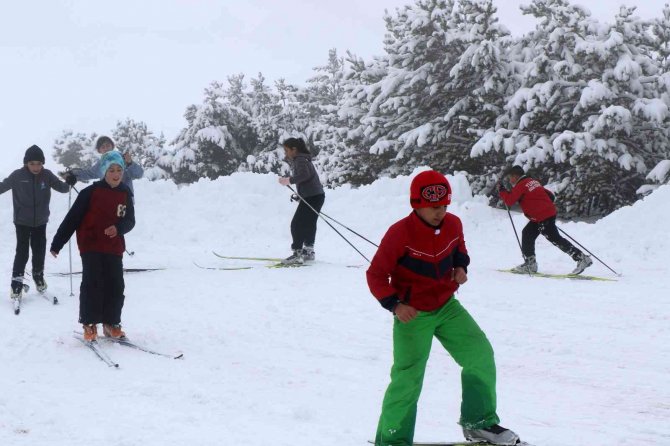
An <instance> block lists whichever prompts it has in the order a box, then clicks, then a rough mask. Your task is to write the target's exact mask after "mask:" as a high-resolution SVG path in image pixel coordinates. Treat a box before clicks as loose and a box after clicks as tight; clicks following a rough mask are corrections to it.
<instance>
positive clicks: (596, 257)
mask: <svg viewBox="0 0 670 446" xmlns="http://www.w3.org/2000/svg"><path fill="white" fill-rule="evenodd" d="M557 227H558V226H557ZM558 230H559V231H561V232H562V233H563V235H565V236H566V237H567V238H569V239H570V240H572V241H573V242H575V243H577V245H579V247H580V248H582V249H583V250H584V251H586V252H588V253H589V254H591V255H592V256H593V257H594V258H595V259H596V260H597V261H599V262H600V263H602V264H603V265H605V267H606V268H607V269H609V270H610V271H612V272H613V273H614V274H616V275H617V276H619V277H621V274H620V273H618V272H616V271H614V270H613V269H612V268H610V267H609V265H608V264H607V263H605V262H603V261H602V260H600V259H599V258H598V256H597V255H595V254H594V253H592V252H591V251H589V250H588V249H587V248H586V247H585V246H584V245H582V244H581V243H579V242H578V241H577V240H575V239H574V238H572V237H571V236H570V234H568V233H567V232H565V231H564V230H562V229H561V228H558Z"/></svg>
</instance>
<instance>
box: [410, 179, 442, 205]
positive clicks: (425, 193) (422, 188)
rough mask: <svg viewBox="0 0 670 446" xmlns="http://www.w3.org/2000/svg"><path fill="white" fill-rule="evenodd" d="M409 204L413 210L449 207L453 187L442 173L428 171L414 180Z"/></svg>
mask: <svg viewBox="0 0 670 446" xmlns="http://www.w3.org/2000/svg"><path fill="white" fill-rule="evenodd" d="M409 202H410V204H411V205H412V208H413V209H417V208H428V207H435V206H447V205H449V204H450V203H451V186H450V185H449V181H447V177H445V176H444V175H442V174H441V173H440V172H436V171H434V170H427V171H425V172H421V173H420V174H418V175H417V176H415V177H414V179H413V180H412V185H411V186H410V189H409Z"/></svg>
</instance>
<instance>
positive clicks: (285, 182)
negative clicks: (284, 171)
mask: <svg viewBox="0 0 670 446" xmlns="http://www.w3.org/2000/svg"><path fill="white" fill-rule="evenodd" d="M279 184H281V185H282V186H288V185H289V184H291V179H290V178H287V177H280V178H279Z"/></svg>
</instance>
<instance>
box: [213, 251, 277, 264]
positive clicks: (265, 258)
mask: <svg viewBox="0 0 670 446" xmlns="http://www.w3.org/2000/svg"><path fill="white" fill-rule="evenodd" d="M212 254H214V255H215V256H217V257H219V258H221V259H228V260H255V261H258V262H281V261H282V259H280V258H275V257H237V256H224V255H221V254H219V253H217V252H214V251H212Z"/></svg>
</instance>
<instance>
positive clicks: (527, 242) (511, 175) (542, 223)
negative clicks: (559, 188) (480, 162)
mask: <svg viewBox="0 0 670 446" xmlns="http://www.w3.org/2000/svg"><path fill="white" fill-rule="evenodd" d="M505 176H506V177H507V178H508V179H509V182H510V184H512V190H511V191H509V192H508V191H507V190H506V189H505V188H504V187H503V186H502V184H500V183H498V192H499V193H500V198H501V199H502V200H503V201H504V202H505V204H506V205H507V206H512V205H513V204H514V203H517V202H518V203H519V205H520V206H521V210H522V211H523V213H524V215H525V216H526V217H528V219H529V220H530V221H529V222H528V224H527V225H526V226H525V227H524V228H523V231H522V233H521V234H522V237H521V240H522V241H521V251H522V253H523V258H524V262H523V263H522V264H521V265H519V266H516V267H514V268H512V271H514V272H517V273H536V272H537V259H536V257H535V240H536V239H537V237H538V235H540V234H542V235H544V236H545V237H546V238H547V240H549V241H550V242H551V243H552V244H553V245H555V246H557V247H558V249H560V250H561V251H563V252H564V253H566V254H568V255H569V256H570V257H572V259H573V260H574V261H575V262H577V266H576V267H575V269H574V270H573V271H572V274H580V273H582V272H583V271H584V270H585V269H586V268H588V267H589V266H591V265H592V264H593V260H591V257H589V256H587V255H586V254H584V253H583V252H582V251H580V250H579V248H577V247H576V246H574V245H573V244H572V243H570V242H569V241H568V240H566V239H565V238H564V237H562V236H561V234H559V233H558V228H557V227H556V206H555V205H554V194H552V193H551V191H549V190H547V189H545V188H544V187H543V186H542V185H541V184H540V182H539V181H537V180H535V179H533V178H530V177H528V176H526V174H525V172H524V171H523V168H521V167H520V166H514V167H512V168H510V169H509V170H508V171H507V172H506V175H505Z"/></svg>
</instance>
